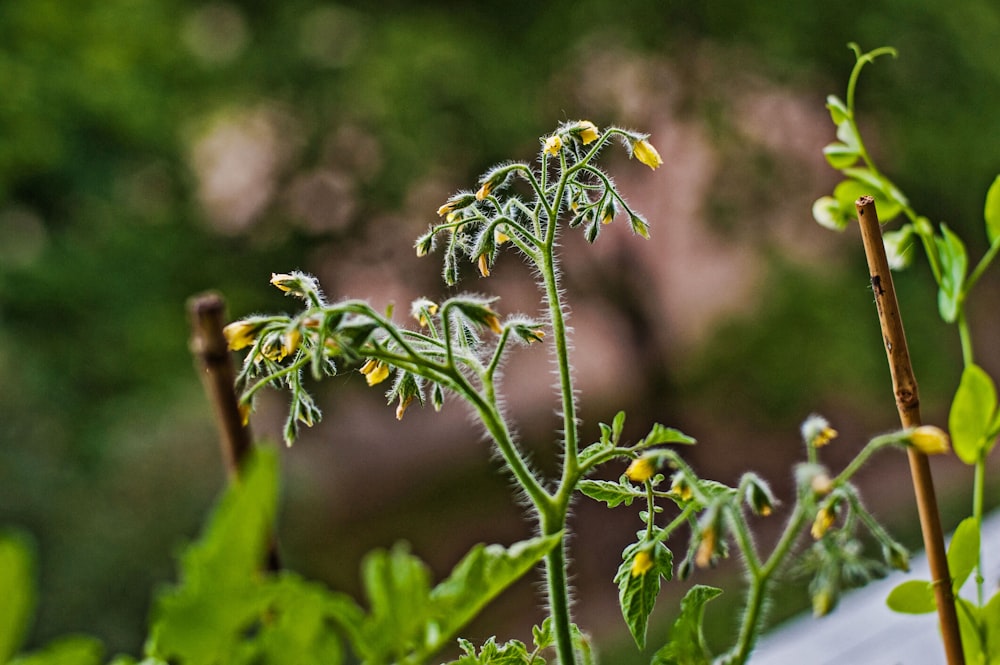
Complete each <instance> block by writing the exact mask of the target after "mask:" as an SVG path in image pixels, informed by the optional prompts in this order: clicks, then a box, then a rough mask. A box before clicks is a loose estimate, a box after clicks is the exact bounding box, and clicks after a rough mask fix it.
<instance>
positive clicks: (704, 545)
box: [694, 526, 718, 568]
mask: <svg viewBox="0 0 1000 665" xmlns="http://www.w3.org/2000/svg"><path fill="white" fill-rule="evenodd" d="M717 538H718V535H717V534H716V531H715V527H714V526H710V527H708V528H707V529H705V530H704V531H702V532H701V542H700V543H698V551H697V552H696V553H695V555H694V564H695V565H696V566H698V567H699V568H708V567H709V566H710V565H711V564H712V557H713V556H715V543H716V539H717Z"/></svg>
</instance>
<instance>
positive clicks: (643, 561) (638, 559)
mask: <svg viewBox="0 0 1000 665" xmlns="http://www.w3.org/2000/svg"><path fill="white" fill-rule="evenodd" d="M652 567H653V556H652V555H651V554H650V553H649V551H648V550H639V551H638V552H636V555H635V558H634V559H632V577H639V576H640V575H645V574H646V573H647V572H649V570H650V569H651V568H652Z"/></svg>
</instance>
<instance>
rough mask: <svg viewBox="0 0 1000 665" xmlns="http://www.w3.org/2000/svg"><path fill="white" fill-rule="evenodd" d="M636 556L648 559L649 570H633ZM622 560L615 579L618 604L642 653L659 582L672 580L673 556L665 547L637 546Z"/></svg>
mask: <svg viewBox="0 0 1000 665" xmlns="http://www.w3.org/2000/svg"><path fill="white" fill-rule="evenodd" d="M637 556H646V557H649V564H650V567H649V568H648V569H646V570H642V571H639V570H634V569H633V566H634V563H635V560H636V557H637ZM622 559H624V560H623V561H622V564H621V566H619V567H618V573H617V574H616V575H615V582H617V583H618V602H619V604H620V605H621V610H622V616H623V617H624V619H625V623H626V625H628V629H629V632H631V633H632V638H633V639H634V640H635V643H636V644H637V645H638V646H639V648H640V649H643V648H645V646H646V626H647V624H648V623H649V615H650V614H651V613H652V611H653V607H654V605H655V604H656V597H657V596H658V595H659V593H660V578H661V577H663V578H665V579H667V580H669V579H670V578H671V577H673V554H672V553H671V552H670V550H668V549H667V547H666V546H665V545H664V544H663V543H660V542H657V543H653V544H650V543H647V542H638V543H633V544H632V545H630V546H628V547H627V548H625V551H624V552H623V553H622Z"/></svg>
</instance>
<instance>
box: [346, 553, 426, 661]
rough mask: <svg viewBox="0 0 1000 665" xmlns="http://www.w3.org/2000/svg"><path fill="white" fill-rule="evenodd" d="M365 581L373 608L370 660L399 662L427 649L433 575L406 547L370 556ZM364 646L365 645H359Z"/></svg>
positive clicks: (368, 627)
mask: <svg viewBox="0 0 1000 665" xmlns="http://www.w3.org/2000/svg"><path fill="white" fill-rule="evenodd" d="M361 579H362V583H363V585H364V589H365V596H366V597H367V598H368V603H369V606H370V608H371V612H370V615H369V616H368V618H367V619H366V621H365V622H364V625H363V634H364V635H365V636H366V637H367V644H366V645H363V646H364V647H365V651H364V653H363V655H365V656H366V660H372V661H375V662H383V661H387V660H398V659H400V658H402V657H404V656H406V655H407V654H409V653H411V652H413V651H421V650H423V648H424V638H425V627H426V625H427V622H428V620H429V619H430V615H431V605H430V591H431V587H430V580H431V573H430V570H429V569H428V568H427V566H426V564H424V562H422V561H421V560H420V559H418V558H417V557H415V556H413V555H412V554H410V552H409V548H408V546H407V545H406V544H404V543H399V544H397V545H396V546H394V547H393V548H392V550H390V551H385V550H375V551H372V552H369V553H368V555H367V556H366V557H365V559H364V561H362V563H361ZM359 646H361V645H359Z"/></svg>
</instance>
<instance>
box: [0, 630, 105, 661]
mask: <svg viewBox="0 0 1000 665" xmlns="http://www.w3.org/2000/svg"><path fill="white" fill-rule="evenodd" d="M103 651H104V648H103V647H102V646H101V643H100V641H98V640H96V639H95V638H93V637H76V636H74V637H63V638H60V639H58V640H55V641H54V642H50V643H49V644H47V645H46V646H45V647H43V648H42V649H40V650H38V651H34V652H32V653H29V654H26V655H24V656H19V657H17V658H15V659H13V660H11V661H10V662H9V664H8V665H99V664H100V662H101V656H102V652H103Z"/></svg>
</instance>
